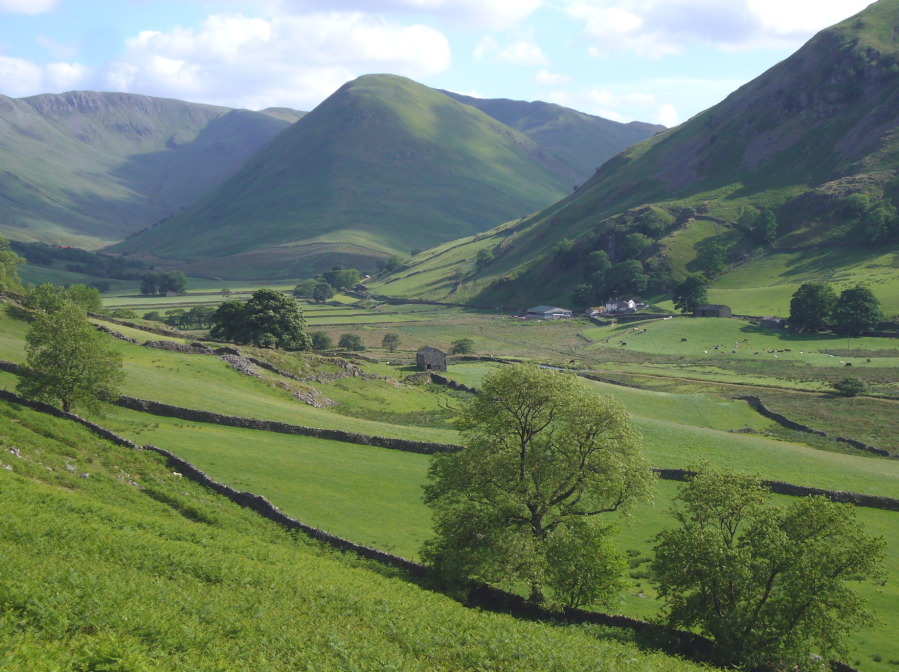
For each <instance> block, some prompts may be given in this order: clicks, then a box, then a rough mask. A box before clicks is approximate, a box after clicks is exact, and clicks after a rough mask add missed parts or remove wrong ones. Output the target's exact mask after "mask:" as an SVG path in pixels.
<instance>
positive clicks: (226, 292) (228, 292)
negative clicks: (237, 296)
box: [221, 287, 234, 299]
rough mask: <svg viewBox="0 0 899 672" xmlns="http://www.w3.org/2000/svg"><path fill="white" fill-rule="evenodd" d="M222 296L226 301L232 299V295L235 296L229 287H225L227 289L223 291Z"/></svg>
mask: <svg viewBox="0 0 899 672" xmlns="http://www.w3.org/2000/svg"><path fill="white" fill-rule="evenodd" d="M221 294H222V297H223V298H225V299H230V298H231V295H232V294H234V292H232V291H231V290H230V289H228V288H227V287H225V288H224V289H223V290H222V292H221Z"/></svg>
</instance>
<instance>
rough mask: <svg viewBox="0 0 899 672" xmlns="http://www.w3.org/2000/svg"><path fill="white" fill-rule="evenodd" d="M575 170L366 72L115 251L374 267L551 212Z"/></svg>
mask: <svg viewBox="0 0 899 672" xmlns="http://www.w3.org/2000/svg"><path fill="white" fill-rule="evenodd" d="M568 172H569V170H568V168H567V167H566V166H565V165H563V164H562V163H561V162H560V161H559V160H557V159H556V158H555V157H554V156H552V155H550V154H549V153H547V152H545V151H544V150H543V148H541V147H540V146H539V145H538V144H537V143H535V142H534V141H533V140H531V139H529V138H528V137H526V136H525V135H523V134H521V133H518V132H517V131H514V130H512V129H510V128H508V127H507V126H504V125H502V124H501V123H499V122H498V121H496V120H495V119H493V118H491V117H490V116H488V115H486V114H484V113H483V112H481V111H479V110H476V109H474V108H472V107H469V106H466V105H463V104H461V103H459V102H456V101H454V100H452V99H450V98H448V97H447V96H445V95H443V94H442V93H440V92H438V91H434V90H433V89H429V88H427V87H425V86H422V85H420V84H416V83H415V82H412V81H411V80H408V79H405V78H402V77H396V76H391V75H369V76H365V77H362V78H360V79H358V80H356V81H353V82H350V83H348V84H346V85H344V86H343V87H341V88H340V89H339V90H338V91H337V92H336V93H334V94H333V95H332V96H331V97H330V98H328V99H327V100H326V101H325V102H323V103H322V104H321V105H320V106H319V107H317V108H316V109H315V110H314V111H313V112H311V113H310V114H308V115H307V116H306V117H304V118H303V119H302V120H301V121H300V122H299V123H297V124H296V125H294V126H293V127H292V128H291V129H290V130H289V131H288V132H286V133H284V134H283V135H282V136H280V137H279V138H278V139H277V141H276V142H273V143H271V144H270V145H269V146H267V147H266V148H265V149H264V150H262V151H261V152H260V153H259V154H258V155H257V156H255V157H254V158H253V160H252V161H250V162H249V163H248V164H247V165H246V166H244V168H243V169H242V170H240V171H239V172H238V173H237V174H236V175H234V177H232V178H231V179H229V180H228V181H227V182H226V183H224V184H223V185H222V186H221V187H220V188H219V189H218V190H216V191H214V192H212V193H211V194H210V195H209V196H207V197H206V198H204V199H203V200H202V201H201V202H199V203H198V204H197V205H195V206H194V207H192V208H191V209H190V210H188V211H187V212H185V213H183V214H182V215H180V216H178V217H175V218H174V219H173V220H171V221H170V222H167V223H165V224H163V225H160V226H159V227H156V228H155V229H153V230H152V231H150V232H148V233H146V234H143V235H141V236H138V237H136V238H134V239H133V240H131V241H127V242H125V243H123V244H121V245H119V246H118V247H117V248H115V249H117V250H122V251H130V252H150V253H153V254H156V255H158V256H160V257H168V258H175V259H181V260H191V259H197V258H205V259H206V262H205V263H206V265H207V267H209V266H212V267H213V269H212V270H214V269H215V268H217V269H218V272H219V273H221V274H223V275H226V274H229V273H230V274H234V273H235V269H236V268H243V267H248V268H249V269H250V270H248V271H247V272H256V273H272V272H278V271H280V272H281V273H283V274H286V275H294V276H295V275H299V274H303V273H309V272H311V271H314V270H316V269H318V268H319V267H321V266H324V265H327V264H329V263H333V260H334V259H335V258H338V259H339V258H340V257H341V256H342V255H345V254H353V255H362V256H366V255H367V256H368V257H369V260H368V263H367V264H365V265H364V266H363V267H371V266H373V260H374V258H376V257H378V256H383V255H385V254H389V253H393V252H401V253H405V254H408V252H409V250H410V249H411V248H415V247H427V246H430V245H434V244H437V243H440V242H442V241H447V240H453V239H455V238H459V237H461V236H466V235H470V234H473V233H476V232H478V231H483V230H486V229H487V228H489V227H491V226H494V225H495V224H496V223H497V222H502V221H504V220H506V219H508V218H509V217H512V216H520V215H523V214H526V213H528V212H533V211H534V210H536V209H539V208H541V207H545V206H546V205H547V204H549V203H551V202H553V201H554V200H556V199H558V198H559V197H560V196H561V195H562V194H564V193H565V192H567V191H568V190H570V189H571V187H570V184H571V180H570V179H569V178H568ZM341 246H344V248H345V247H346V246H353V247H352V249H351V250H347V249H344V248H342V247H341ZM260 252H262V254H260ZM235 255H239V256H235ZM247 255H256V258H254V259H251V260H249V261H248V260H247ZM210 258H212V259H213V260H212V261H210ZM216 258H218V259H219V261H218V262H215V261H214V260H215V259H216ZM354 261H357V262H358V261H359V260H354Z"/></svg>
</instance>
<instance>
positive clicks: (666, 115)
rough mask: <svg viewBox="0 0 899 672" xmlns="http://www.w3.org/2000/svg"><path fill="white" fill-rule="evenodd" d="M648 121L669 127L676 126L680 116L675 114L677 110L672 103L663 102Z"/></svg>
mask: <svg viewBox="0 0 899 672" xmlns="http://www.w3.org/2000/svg"><path fill="white" fill-rule="evenodd" d="M649 121H651V122H653V123H655V124H662V126H667V127H668V128H671V127H672V126H677V125H678V124H679V123H680V116H679V115H678V114H677V110H676V109H675V107H674V105H671V104H670V103H665V104H664V105H662V106H661V107H660V108H659V109H658V111H657V112H656V113H655V114H654V115H653V116H651V117H650V118H649Z"/></svg>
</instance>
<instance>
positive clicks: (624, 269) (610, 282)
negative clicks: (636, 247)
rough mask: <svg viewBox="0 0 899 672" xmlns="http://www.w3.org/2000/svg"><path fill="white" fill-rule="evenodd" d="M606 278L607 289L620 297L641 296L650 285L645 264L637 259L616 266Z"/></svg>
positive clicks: (609, 271)
mask: <svg viewBox="0 0 899 672" xmlns="http://www.w3.org/2000/svg"><path fill="white" fill-rule="evenodd" d="M605 278H606V279H605V288H606V289H607V290H608V291H610V292H616V293H618V294H620V295H624V294H640V293H641V292H642V291H644V290H645V289H646V286H647V284H648V283H649V278H648V277H647V276H646V273H645V272H644V271H643V264H641V263H640V262H639V261H638V260H637V259H630V260H629V261H623V262H621V263H620V264H615V265H614V266H612V267H611V268H610V269H609V270H608V271H607V272H606V274H605Z"/></svg>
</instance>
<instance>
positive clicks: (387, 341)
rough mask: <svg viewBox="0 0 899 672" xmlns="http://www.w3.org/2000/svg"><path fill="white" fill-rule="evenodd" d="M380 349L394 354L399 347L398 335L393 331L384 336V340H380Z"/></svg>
mask: <svg viewBox="0 0 899 672" xmlns="http://www.w3.org/2000/svg"><path fill="white" fill-rule="evenodd" d="M381 347H382V348H385V349H387V350H389V351H390V352H396V349H397V348H398V347H400V335H399V334H397V333H396V332H393V331H390V332H388V333H386V334H384V338H382V339H381Z"/></svg>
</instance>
